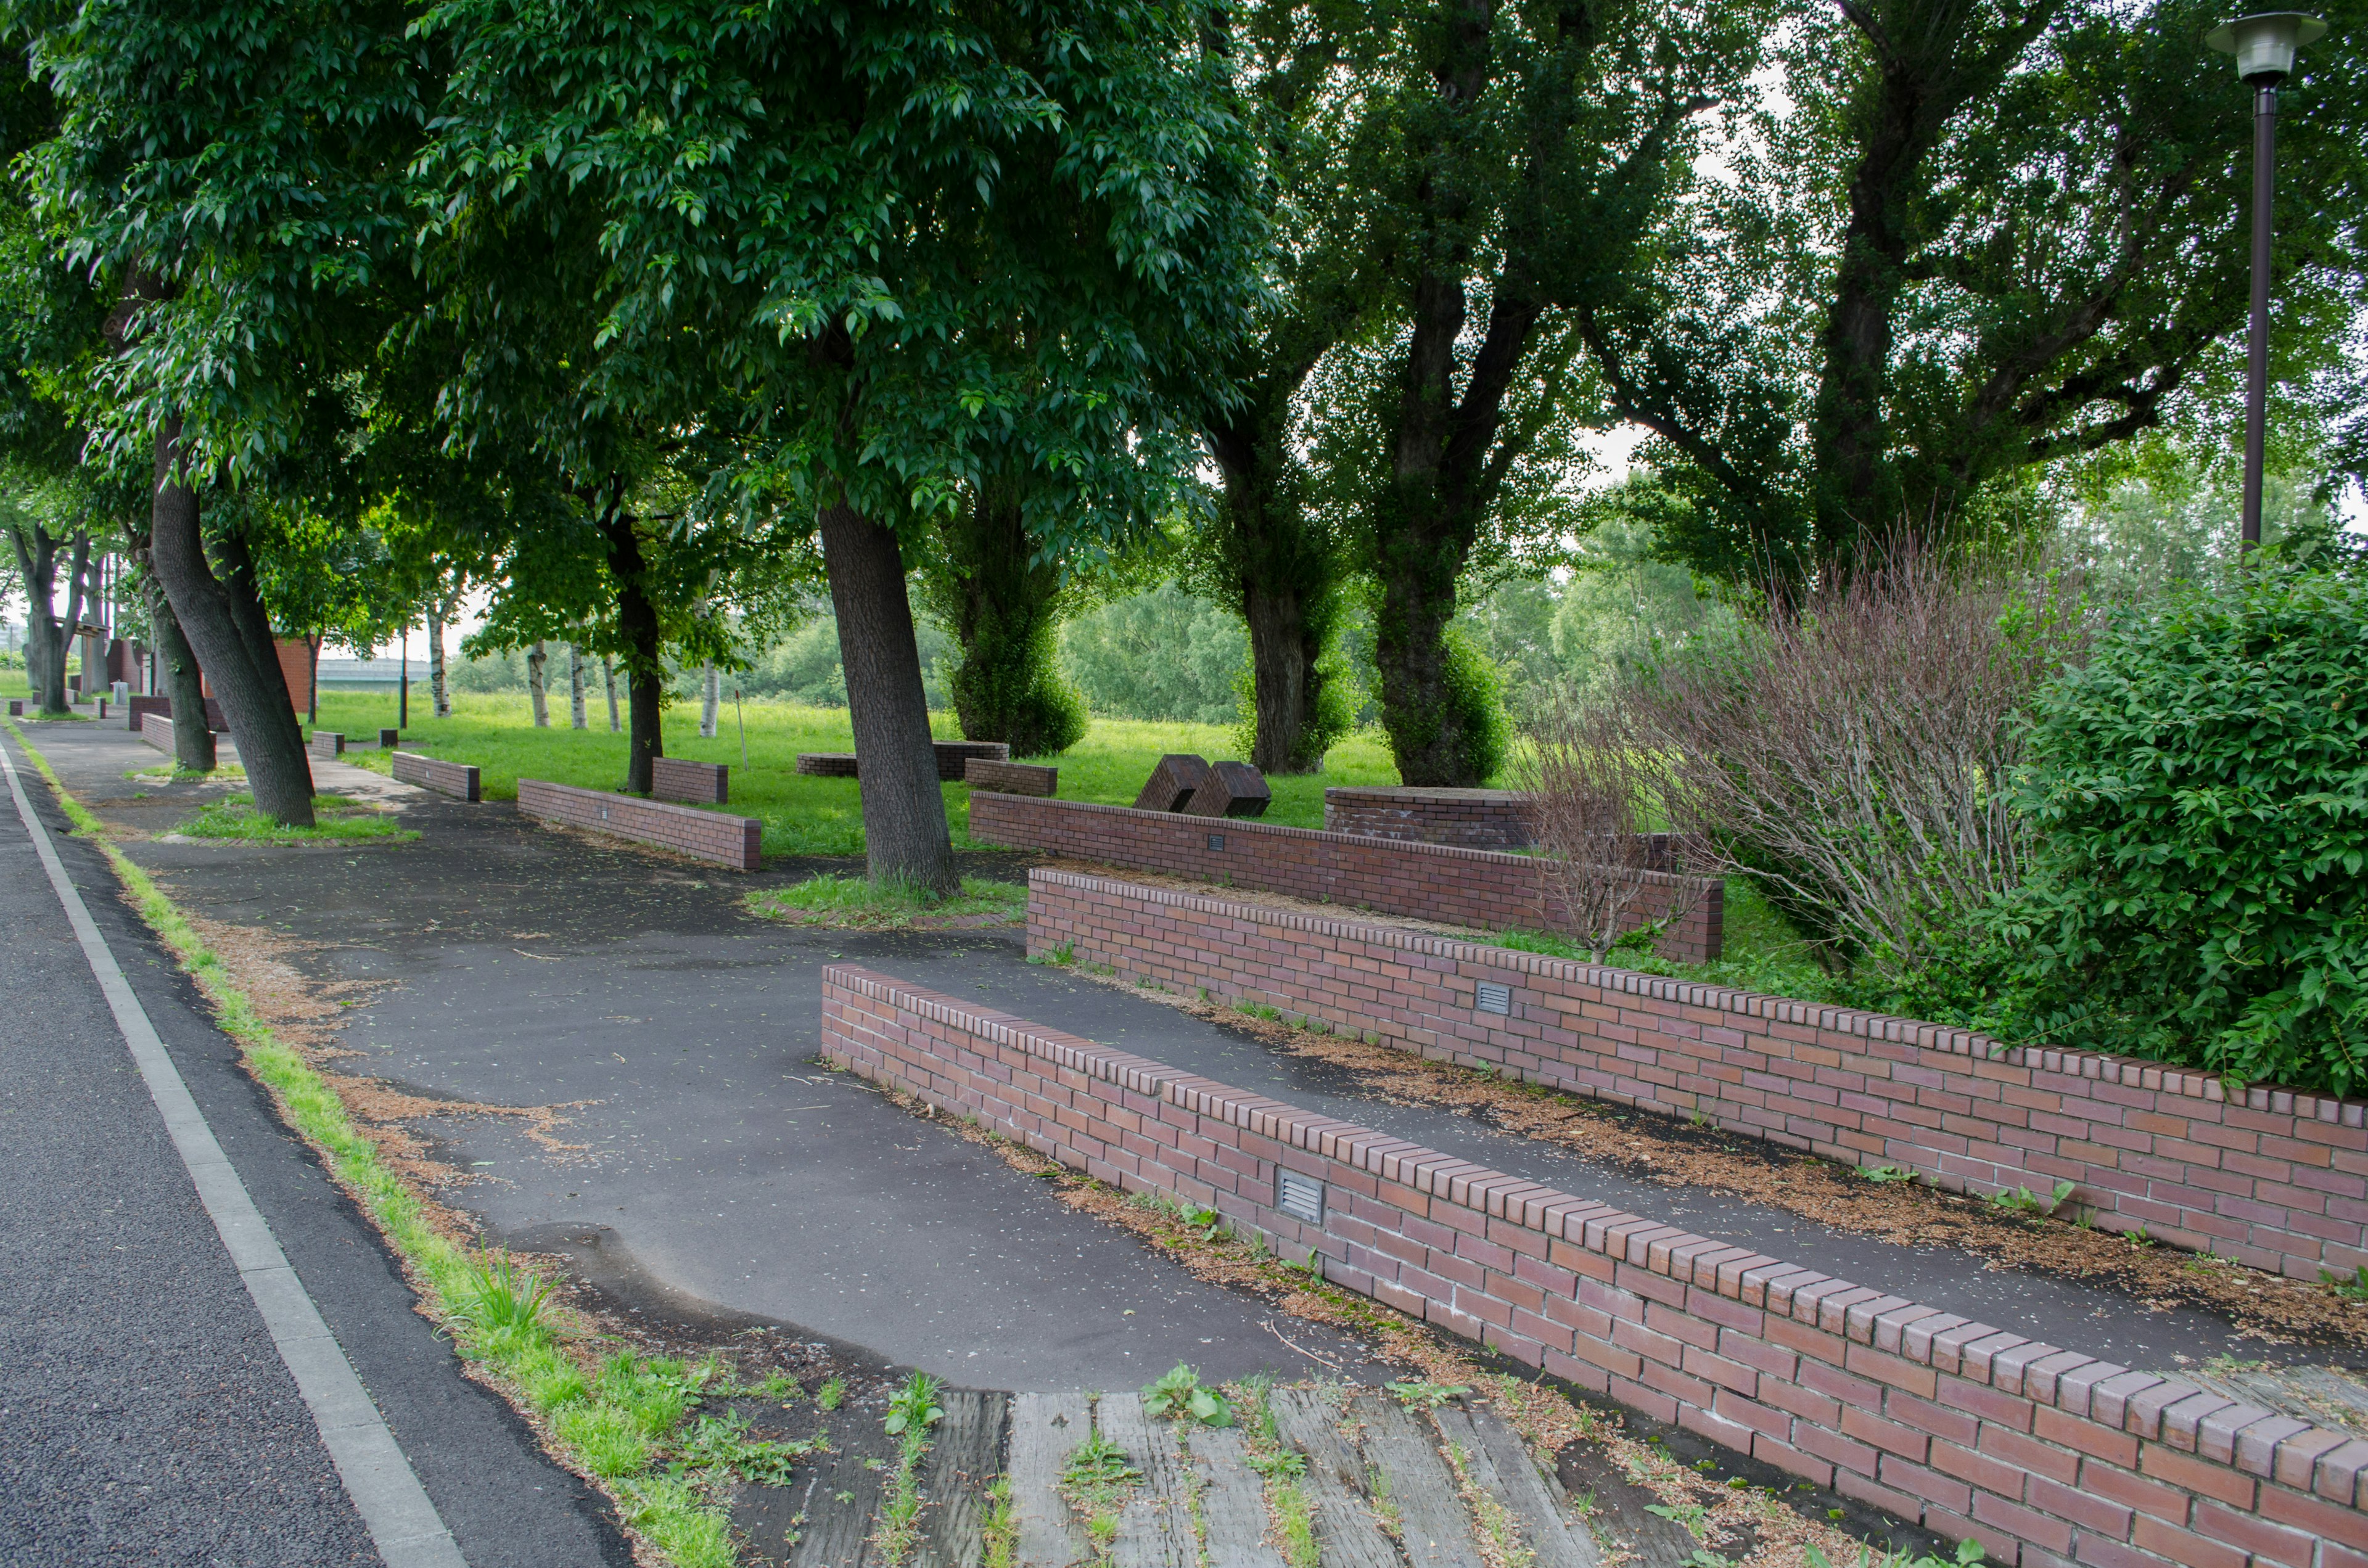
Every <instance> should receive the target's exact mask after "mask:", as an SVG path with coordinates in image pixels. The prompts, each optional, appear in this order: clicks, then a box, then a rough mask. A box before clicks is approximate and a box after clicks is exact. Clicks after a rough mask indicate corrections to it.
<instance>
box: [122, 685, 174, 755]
mask: <svg viewBox="0 0 2368 1568" xmlns="http://www.w3.org/2000/svg"><path fill="white" fill-rule="evenodd" d="M132 700H133V701H135V702H136V701H138V700H139V699H138V698H134V699H132ZM131 728H132V732H133V733H136V734H137V735H139V737H140V738H141V739H142V740H143V741H146V742H147V743H148V744H150V745H152V746H154V747H155V748H156V749H157V750H158V751H161V752H163V753H164V754H165V756H173V755H174V752H173V721H171V720H170V719H167V718H165V715H163V714H162V713H154V712H152V713H150V714H149V715H148V717H147V719H146V720H145V721H144V722H143V721H142V719H141V718H140V716H139V713H138V711H137V710H134V711H133V714H132V720H131Z"/></svg>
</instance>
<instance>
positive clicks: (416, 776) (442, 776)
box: [387, 751, 483, 801]
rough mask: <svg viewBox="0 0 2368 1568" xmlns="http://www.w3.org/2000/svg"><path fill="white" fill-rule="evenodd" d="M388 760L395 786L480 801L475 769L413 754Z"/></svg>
mask: <svg viewBox="0 0 2368 1568" xmlns="http://www.w3.org/2000/svg"><path fill="white" fill-rule="evenodd" d="M387 761H388V763H389V764H390V765H391V767H392V768H393V774H394V779H395V782H396V783H398V784H416V785H418V786H419V787H420V788H421V789H423V790H435V791H436V792H437V793H438V794H440V795H450V796H452V797H453V798H454V799H456V800H461V801H475V800H480V799H482V798H483V797H482V795H481V794H480V793H479V790H478V784H477V770H476V768H474V767H471V766H470V765H469V764H467V763H461V762H446V761H445V760H444V759H443V758H441V757H434V756H420V755H419V754H418V753H417V752H416V751H398V752H393V753H391V754H389V756H388V758H387Z"/></svg>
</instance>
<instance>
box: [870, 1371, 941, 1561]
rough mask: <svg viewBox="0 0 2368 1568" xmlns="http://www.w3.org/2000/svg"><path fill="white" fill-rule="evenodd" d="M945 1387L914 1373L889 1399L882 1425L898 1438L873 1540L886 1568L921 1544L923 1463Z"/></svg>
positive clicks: (922, 1373) (924, 1373)
mask: <svg viewBox="0 0 2368 1568" xmlns="http://www.w3.org/2000/svg"><path fill="white" fill-rule="evenodd" d="M944 1386H945V1385H944V1384H943V1383H941V1382H939V1381H938V1380H937V1379H935V1378H933V1377H931V1376H929V1375H928V1373H927V1372H915V1373H914V1374H913V1375H912V1376H911V1377H909V1378H907V1379H905V1383H904V1386H903V1387H901V1388H899V1389H898V1390H897V1391H896V1392H894V1393H893V1394H891V1395H890V1396H889V1398H888V1418H887V1421H886V1422H885V1423H884V1426H885V1427H886V1430H887V1433H888V1435H889V1436H890V1437H894V1438H895V1439H896V1473H895V1474H894V1475H893V1476H891V1477H889V1480H888V1489H887V1496H886V1497H885V1498H884V1499H882V1502H881V1505H880V1530H879V1534H878V1536H877V1537H876V1538H875V1539H876V1540H877V1541H878V1544H879V1547H880V1556H881V1561H882V1562H884V1563H886V1564H887V1565H888V1568H899V1565H900V1564H902V1563H903V1562H905V1559H906V1558H908V1557H910V1556H911V1555H912V1554H913V1548H914V1546H915V1545H916V1543H917V1542H918V1541H919V1540H920V1521H921V1460H922V1459H923V1458H924V1457H925V1456H926V1455H927V1454H928V1451H929V1429H930V1428H931V1427H933V1426H936V1425H937V1424H938V1423H939V1422H940V1421H942V1420H944V1419H945V1415H946V1411H945V1406H943V1405H941V1404H939V1403H938V1394H939V1392H940V1391H941V1390H942V1389H943V1388H944Z"/></svg>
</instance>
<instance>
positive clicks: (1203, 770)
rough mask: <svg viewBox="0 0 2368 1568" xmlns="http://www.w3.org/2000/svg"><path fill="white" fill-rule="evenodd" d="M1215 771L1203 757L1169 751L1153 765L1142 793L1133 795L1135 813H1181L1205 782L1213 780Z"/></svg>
mask: <svg viewBox="0 0 2368 1568" xmlns="http://www.w3.org/2000/svg"><path fill="white" fill-rule="evenodd" d="M1215 779H1216V773H1215V770H1214V769H1212V768H1211V767H1210V766H1209V763H1208V759H1207V758H1206V757H1200V756H1193V755H1192V754H1191V753H1190V752H1169V753H1168V754H1167V756H1163V757H1161V758H1160V759H1159V762H1158V765H1157V766H1156V767H1154V768H1152V770H1151V777H1150V778H1147V779H1145V780H1144V785H1143V793H1141V794H1140V795H1137V796H1136V797H1135V798H1134V809H1135V810H1136V811H1138V812H1180V811H1184V810H1186V809H1188V808H1189V807H1190V805H1191V803H1192V797H1193V795H1194V793H1195V792H1197V791H1198V790H1200V789H1201V786H1202V785H1204V784H1211V783H1213V782H1215Z"/></svg>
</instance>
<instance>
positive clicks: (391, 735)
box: [378, 726, 403, 751]
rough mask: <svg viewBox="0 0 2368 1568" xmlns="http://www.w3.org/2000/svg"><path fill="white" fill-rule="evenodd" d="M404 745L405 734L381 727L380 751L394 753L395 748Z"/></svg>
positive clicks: (379, 736) (379, 735) (379, 734)
mask: <svg viewBox="0 0 2368 1568" xmlns="http://www.w3.org/2000/svg"><path fill="white" fill-rule="evenodd" d="M401 744H403V732H402V731H401V730H390V729H386V728H384V727H383V726H381V728H380V730H379V733H378V749H379V750H381V751H393V749H394V748H395V747H397V746H399V745H401Z"/></svg>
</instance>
